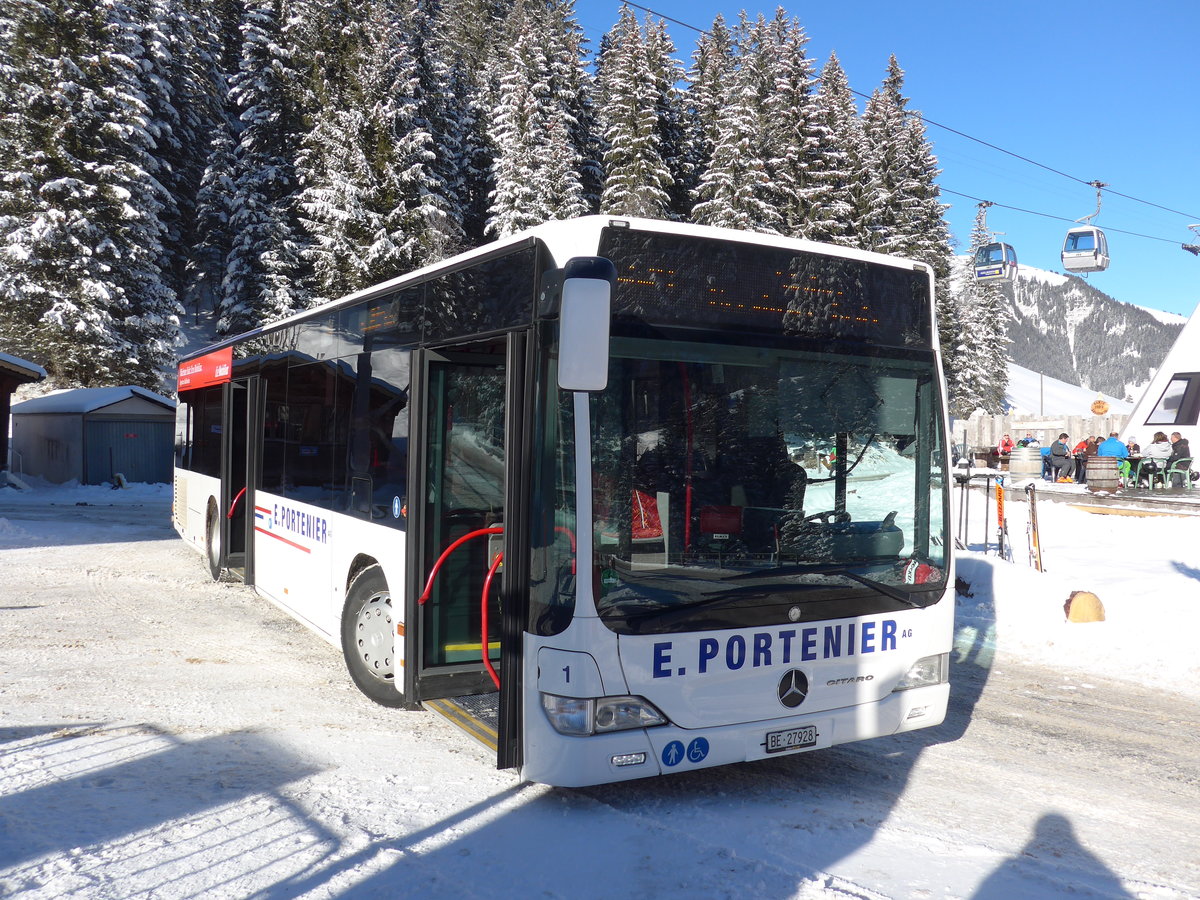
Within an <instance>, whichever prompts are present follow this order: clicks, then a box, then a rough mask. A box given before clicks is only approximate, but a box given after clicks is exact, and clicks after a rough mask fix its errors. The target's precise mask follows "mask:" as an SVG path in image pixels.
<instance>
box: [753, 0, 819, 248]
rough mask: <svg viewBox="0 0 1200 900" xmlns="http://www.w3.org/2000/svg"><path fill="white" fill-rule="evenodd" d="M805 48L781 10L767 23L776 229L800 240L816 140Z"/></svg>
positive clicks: (767, 116)
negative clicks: (777, 225)
mask: <svg viewBox="0 0 1200 900" xmlns="http://www.w3.org/2000/svg"><path fill="white" fill-rule="evenodd" d="M807 43H808V35H807V34H805V32H804V29H803V28H802V27H801V25H800V23H799V21H798V20H796V19H792V18H788V16H787V15H786V14H785V13H784V11H783V9H782V7H781V8H779V9H777V10H776V12H775V17H774V18H773V19H771V20H770V21H769V22H768V23H767V24H766V28H765V30H764V33H763V42H762V47H761V49H760V52H762V53H764V55H765V59H764V63H765V66H764V73H765V75H766V76H767V78H768V79H769V81H770V85H769V88H770V89H769V91H767V93H766V96H765V97H764V98H763V105H764V127H765V131H766V146H767V163H768V169H769V171H770V173H771V184H772V187H773V191H772V192H773V194H774V199H773V202H774V205H775V206H776V208H777V209H778V210H779V216H780V220H781V224H780V230H781V231H782V232H783V233H784V234H786V235H789V236H791V237H803V236H804V235H805V233H806V232H807V230H808V226H809V220H810V213H809V205H810V204H809V196H810V194H811V193H812V190H813V189H812V188H811V187H810V184H809V173H808V166H809V162H810V159H811V157H812V153H813V150H814V148H815V147H816V145H817V141H818V138H817V132H816V128H815V123H814V118H815V116H816V103H815V101H814V97H813V88H814V78H813V64H812V61H811V60H810V59H809V58H808V56H807V54H806V53H805V49H804V48H805V45H806V44H807Z"/></svg>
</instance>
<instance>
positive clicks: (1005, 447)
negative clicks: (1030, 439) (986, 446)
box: [996, 434, 1017, 456]
mask: <svg viewBox="0 0 1200 900" xmlns="http://www.w3.org/2000/svg"><path fill="white" fill-rule="evenodd" d="M1015 446H1017V445H1016V444H1015V443H1013V439H1012V436H1011V435H1007V434H1006V435H1005V436H1004V437H1002V438H1000V443H998V444H997V445H996V450H997V451H999V453H1000V454H1001V455H1002V456H1006V455H1008V454H1009V453H1012V452H1013V447H1015Z"/></svg>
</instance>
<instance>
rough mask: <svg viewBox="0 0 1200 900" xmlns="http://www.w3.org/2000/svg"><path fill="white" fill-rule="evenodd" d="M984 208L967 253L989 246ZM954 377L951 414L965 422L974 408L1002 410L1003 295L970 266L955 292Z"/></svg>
mask: <svg viewBox="0 0 1200 900" xmlns="http://www.w3.org/2000/svg"><path fill="white" fill-rule="evenodd" d="M991 240H992V233H991V232H990V231H989V230H988V228H987V208H986V206H984V205H980V207H979V211H978V212H977V213H976V215H975V225H974V227H973V228H972V229H971V251H970V252H971V254H972V255H974V253H975V251H976V250H978V249H979V248H980V247H982V246H983V245H984V244H987V243H990V242H991ZM957 306H958V310H957V316H958V320H959V321H958V323H957V324H958V325H959V326H960V331H959V340H958V344H957V347H956V349H955V353H954V361H955V363H956V365H957V369H958V371H957V377H956V378H955V380H954V382H953V383H952V384H951V386H950V412H951V414H953V415H955V416H959V417H963V418H965V417H967V416H969V415H971V413H972V412H974V411H975V410H977V409H980V410H983V411H984V412H985V413H1001V412H1003V411H1004V398H1005V394H1006V393H1007V390H1008V361H1007V356H1008V328H1007V310H1006V306H1005V303H1004V294H1003V291H1002V290H1001V288H1000V286H999V285H998V284H996V283H995V282H983V283H981V282H978V281H976V280H975V272H974V269H973V268H972V267H970V266H968V267H967V271H966V272H965V273H964V274H963V276H962V280H961V287H960V289H959V292H958V303H957Z"/></svg>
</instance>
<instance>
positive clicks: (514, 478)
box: [403, 334, 530, 768]
mask: <svg viewBox="0 0 1200 900" xmlns="http://www.w3.org/2000/svg"><path fill="white" fill-rule="evenodd" d="M414 363H415V365H414V367H413V374H414V386H413V387H414V390H413V392H412V393H413V398H414V401H415V402H414V403H413V404H412V410H411V414H412V420H411V421H412V432H411V434H412V435H413V437H414V439H415V442H414V452H413V453H412V454H411V457H410V481H409V483H410V485H411V486H412V489H411V490H410V491H409V495H408V497H409V500H408V506H409V508H408V516H409V539H410V541H411V544H410V547H411V550H410V552H409V554H408V580H407V590H406V592H405V596H406V610H405V622H406V623H407V627H406V629H405V635H404V640H405V654H404V658H405V660H407V664H406V666H405V669H404V687H403V691H404V696H405V697H406V698H411V701H412V703H413V704H414V705H416V704H422V705H424V706H426V707H427V708H430V709H433V710H435V711H437V712H439V713H441V714H443V715H445V716H446V717H447V718H449V719H450V720H451V721H453V722H454V723H455V724H457V725H459V726H460V727H461V728H463V729H464V730H465V731H467V732H468V733H469V734H470V735H471V736H473V737H475V738H476V739H478V740H479V741H481V742H482V743H484V744H485V745H487V746H489V747H492V748H493V749H495V750H496V754H497V756H496V759H497V766H498V767H499V768H509V767H513V766H518V765H520V764H521V761H522V749H521V733H520V731H521V725H520V723H521V644H522V640H521V635H522V632H523V625H524V619H525V610H526V608H527V604H528V558H529V546H528V543H529V542H528V528H527V527H525V522H526V521H527V519H528V500H527V499H526V498H527V497H528V493H529V491H528V484H527V478H528V476H527V475H526V474H524V473H525V470H526V469H527V468H528V467H523V466H519V465H516V466H514V465H512V464H511V461H513V460H520V459H524V458H528V452H529V449H528V446H527V445H528V442H529V440H530V438H529V436H528V434H527V432H528V428H526V427H525V423H526V421H527V408H528V402H527V400H526V394H527V392H526V389H525V386H526V383H527V373H526V337H525V335H523V334H511V335H508V336H507V337H505V338H499V339H494V340H489V341H484V342H476V343H471V344H463V345H457V346H454V347H441V348H438V349H436V350H422V351H418V353H417V355H416V357H415V358H414ZM459 541H461V543H458V545H457V546H456V547H455V549H454V550H452V551H451V552H449V553H446V551H447V550H448V549H449V548H451V547H452V546H453V545H455V544H456V542H459ZM443 554H445V556H444V558H443ZM497 557H500V558H499V560H498V559H497ZM439 560H440V564H439ZM435 568H436V572H435ZM431 574H432V575H434V577H433V578H432V579H431V577H430V576H431ZM427 584H428V585H429V590H428V594H427V598H426V602H421V596H422V593H423V592H425V590H426V585H427ZM485 591H486V600H484V597H485ZM485 622H486V624H487V632H488V633H487V634H486V635H485V634H484V633H483V631H484V625H485ZM485 660H486V662H485ZM489 664H490V668H492V669H494V671H495V678H493V675H492V674H489V671H488V669H489ZM495 680H499V686H497V685H496V684H495Z"/></svg>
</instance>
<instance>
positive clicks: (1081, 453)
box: [1075, 434, 1100, 484]
mask: <svg viewBox="0 0 1200 900" xmlns="http://www.w3.org/2000/svg"><path fill="white" fill-rule="evenodd" d="M1099 441H1100V438H1098V437H1097V436H1096V435H1094V434H1093V435H1092V436H1091V437H1088V438H1085V439H1084V440H1082V441H1080V442H1079V444H1078V446H1076V448H1075V481H1076V482H1078V483H1079V484H1087V467H1088V462H1090V461H1091V458H1092V457H1093V456H1095V455H1096V447H1097V446H1098V444H1099ZM1080 447H1082V448H1083V449H1082V450H1081V449H1080Z"/></svg>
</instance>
